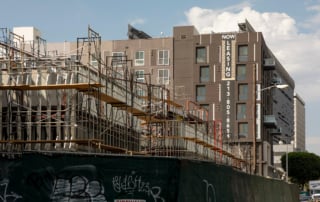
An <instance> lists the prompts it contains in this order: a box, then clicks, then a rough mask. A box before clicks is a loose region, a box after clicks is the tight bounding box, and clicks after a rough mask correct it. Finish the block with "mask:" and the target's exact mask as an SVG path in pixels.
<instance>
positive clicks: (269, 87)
mask: <svg viewBox="0 0 320 202" xmlns="http://www.w3.org/2000/svg"><path fill="white" fill-rule="evenodd" d="M288 87H289V85H288V84H274V85H272V86H268V87H266V88H263V89H261V90H260V92H261V91H264V90H269V89H271V88H279V89H283V88H288Z"/></svg>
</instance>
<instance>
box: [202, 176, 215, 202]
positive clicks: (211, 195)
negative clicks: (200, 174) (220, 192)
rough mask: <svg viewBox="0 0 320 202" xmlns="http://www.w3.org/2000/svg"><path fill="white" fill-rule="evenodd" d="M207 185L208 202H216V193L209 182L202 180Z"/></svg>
mask: <svg viewBox="0 0 320 202" xmlns="http://www.w3.org/2000/svg"><path fill="white" fill-rule="evenodd" d="M202 181H203V182H204V183H205V185H206V202H216V191H215V188H214V186H213V185H212V184H210V183H209V182H208V181H207V180H202Z"/></svg>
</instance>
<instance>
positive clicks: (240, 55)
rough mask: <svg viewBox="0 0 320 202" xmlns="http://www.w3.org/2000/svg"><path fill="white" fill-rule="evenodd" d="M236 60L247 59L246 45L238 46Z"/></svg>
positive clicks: (245, 60) (244, 60)
mask: <svg viewBox="0 0 320 202" xmlns="http://www.w3.org/2000/svg"><path fill="white" fill-rule="evenodd" d="M238 61H239V62H247V61H248V46H247V45H241V46H238Z"/></svg>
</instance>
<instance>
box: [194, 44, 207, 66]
mask: <svg viewBox="0 0 320 202" xmlns="http://www.w3.org/2000/svg"><path fill="white" fill-rule="evenodd" d="M196 62H197V63H207V49H206V47H197V48H196Z"/></svg>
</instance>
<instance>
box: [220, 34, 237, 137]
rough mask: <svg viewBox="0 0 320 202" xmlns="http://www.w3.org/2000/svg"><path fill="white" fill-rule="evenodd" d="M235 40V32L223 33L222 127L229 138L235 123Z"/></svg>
mask: <svg viewBox="0 0 320 202" xmlns="http://www.w3.org/2000/svg"><path fill="white" fill-rule="evenodd" d="M235 40H236V35H235V34H224V35H222V60H221V63H222V64H221V67H222V68H221V69H222V75H221V78H222V83H221V84H222V100H223V102H222V109H223V115H222V116H223V126H222V127H223V132H224V135H226V136H227V137H228V138H229V137H231V136H232V132H233V123H234V118H233V117H234V116H233V114H234V99H233V95H234V80H235V74H236V73H235Z"/></svg>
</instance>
